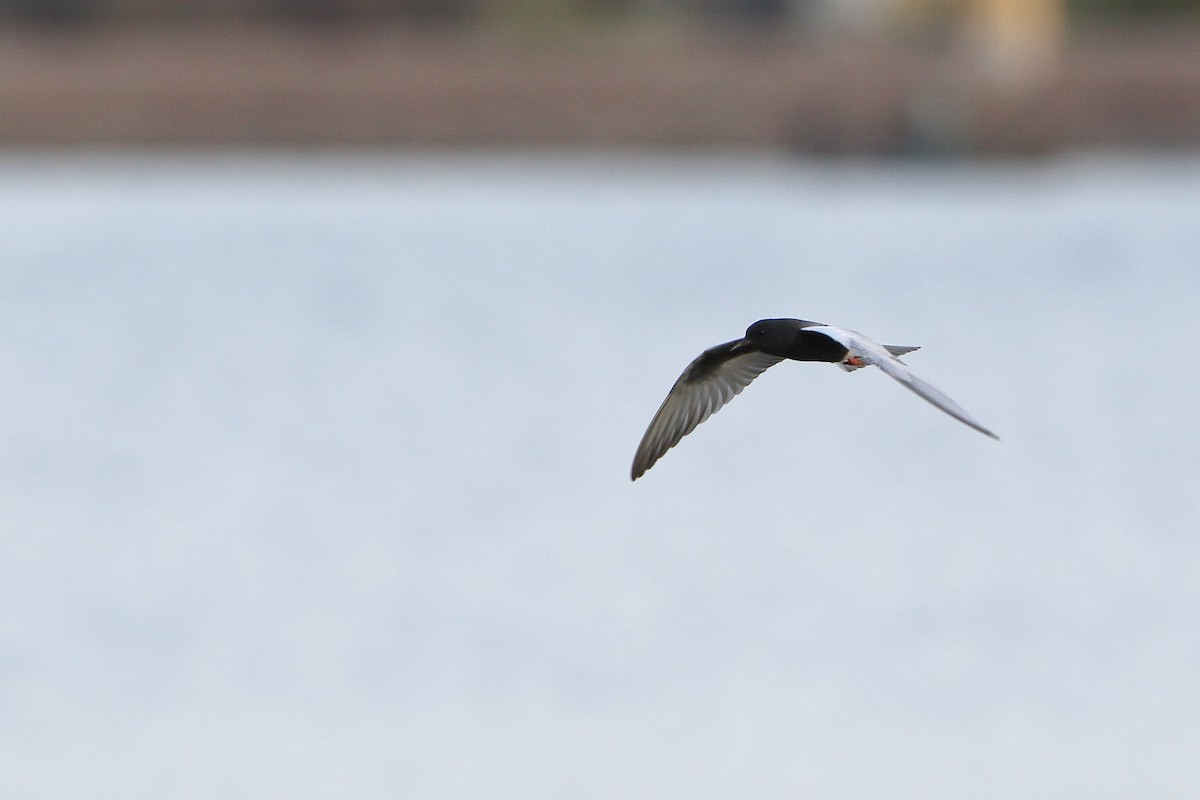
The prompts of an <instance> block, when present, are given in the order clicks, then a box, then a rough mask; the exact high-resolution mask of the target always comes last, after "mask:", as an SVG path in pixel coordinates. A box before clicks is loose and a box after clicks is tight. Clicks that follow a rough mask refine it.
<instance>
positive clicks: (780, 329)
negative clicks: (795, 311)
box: [745, 319, 813, 356]
mask: <svg viewBox="0 0 1200 800" xmlns="http://www.w3.org/2000/svg"><path fill="white" fill-rule="evenodd" d="M812 324H813V323H811V322H805V321H804V320H801V319H760V320H759V321H758V322H756V323H754V324H753V325H751V326H750V327H749V328H747V329H746V339H745V341H746V343H747V344H748V345H751V346H752V347H754V348H755V349H757V350H761V351H762V352H764V353H769V354H770V355H773V356H786V355H787V353H788V352H789V351H790V350H791V348H792V345H793V344H795V342H796V334H798V333H799V332H800V330H801V329H802V328H803V327H804V326H805V325H812Z"/></svg>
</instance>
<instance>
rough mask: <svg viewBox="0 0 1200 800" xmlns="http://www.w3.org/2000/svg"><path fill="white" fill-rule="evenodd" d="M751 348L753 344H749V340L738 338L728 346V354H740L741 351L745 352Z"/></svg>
mask: <svg viewBox="0 0 1200 800" xmlns="http://www.w3.org/2000/svg"><path fill="white" fill-rule="evenodd" d="M752 349H753V346H752V345H751V344H750V340H749V339H746V338H742V339H738V340H737V341H735V342H734V343H733V344H732V345H731V346H730V348H729V354H730V355H733V356H737V355H741V354H742V353H745V352H747V351H749V350H752Z"/></svg>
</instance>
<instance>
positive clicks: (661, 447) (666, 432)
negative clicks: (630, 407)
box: [630, 339, 783, 481]
mask: <svg viewBox="0 0 1200 800" xmlns="http://www.w3.org/2000/svg"><path fill="white" fill-rule="evenodd" d="M742 342H743V340H742V339H737V340H735V341H732V342H726V343H725V344H719V345H717V346H716V347H710V348H709V349H707V350H705V351H704V352H703V353H701V354H700V356H699V357H698V358H696V360H695V361H693V362H692V363H691V364H688V366H687V369H685V370H684V371H683V374H682V375H680V376H679V380H677V381H675V385H674V386H672V387H671V392H670V393H669V394H668V395H667V399H666V400H664V401H663V404H662V405H661V406H660V407H659V409H658V413H657V414H655V415H654V419H653V420H651V422H650V427H648V428H647V429H646V434H645V435H644V436H642V442H641V444H639V445H638V449H637V454H636V455H634V457H633V469H632V470H631V471H630V478H631V479H632V480H635V481H636V480H637V479H638V478H640V477H641V476H642V474H643V473H644V472H645V471H646V470H648V469H650V467H652V466H654V462H655V461H658V459H659V458H661V457H662V455H663V453H665V452H667V451H668V450H670V449H671V448H672V447H674V446H675V445H676V444H678V443H679V440H680V439H682V438H683V437H684V436H687V435H688V434H689V433H691V432H692V431H693V430H694V429H695V427H696V426H697V425H699V424H700V423H701V422H704V420H706V419H708V418H709V417H711V416H712V415H713V414H714V413H716V412H717V411H718V410H719V409H720V408H721V406H723V405H725V404H726V403H728V402H729V401H730V400H732V399H733V398H734V397H735V396H736V395H738V394H740V393H741V391H742V389H745V388H746V387H747V386H748V385H749V384H750V381H752V380H754V379H755V378H757V377H758V376H759V375H761V374H762V372H763V370H765V369H766V368H767V367H770V366H772V365H774V364H778V363H779V362H780V361H782V360H783V358H782V357H781V356H771V355H767V354H766V353H763V352H760V351H757V350H751V351H741V352H739V350H738V348H737V345H739V344H741V343H742Z"/></svg>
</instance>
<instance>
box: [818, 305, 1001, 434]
mask: <svg viewBox="0 0 1200 800" xmlns="http://www.w3.org/2000/svg"><path fill="white" fill-rule="evenodd" d="M805 330H810V331H815V332H817V333H820V334H823V335H825V336H828V337H829V338H830V339H833V340H834V341H836V342H838V343H839V344H841V345H842V346H843V347H845V348H846V349H847V350H849V351H850V355H853V356H858V357H859V358H861V359H862V360H863V361H865V362H867V363H868V364H874V365H875V366H877V367H879V368H880V369H881V370H883V371H884V372H886V373H887V374H888V375H890V376H891V377H893V378H895V379H896V380H897V381H899V382H900V384H901V385H903V386H904V387H905V388H907V389H909V390H911V391H912V392H913V393H915V394H917V395H919V396H920V397H923V398H925V399H926V400H928V401H929V402H930V403H933V404H934V405H935V406H937V407H938V408H940V409H941V410H942V411H945V412H946V413H947V414H949V415H950V416H952V417H954V418H955V419H956V420H958V421H959V422H962V423H964V424H966V425H969V426H971V427H972V428H974V429H975V430H977V431H979V432H980V433H982V434H983V435H984V436H990V437H992V438H993V439H999V438H1000V437H999V436H997V435H996V434H994V433H992V432H991V431H989V430H988V429H987V428H985V427H984V426H983V424H982V423H980V422H979V420H977V419H975V418H974V417H972V416H971V415H970V414H968V413H967V412H966V410H965V409H963V407H962V406H960V405H959V404H958V403H956V402H954V401H953V400H951V399H950V398H949V397H947V396H946V395H945V394H944V393H943V392H942V391H941V390H940V389H938V388H937V387H935V386H933V385H931V384H929V383H926V382H925V381H923V380H921V379H920V378H918V377H917V376H916V375H914V374H913V373H912V370H910V369H909V368H908V365H907V364H905V363H904V362H902V361H901V360H900V359H898V358H896V357H895V356H893V355H892V354H891V353H890V352H888V349H887V348H886V347H884V346H883V345H881V344H880V343H879V342H876V341H875V340H874V339H871V338H869V337H867V336H863V335H862V334H861V333H859V332H858V331H852V330H850V329H848V328H835V327H833V326H832V325H818V326H814V327H811V328H806V329H805Z"/></svg>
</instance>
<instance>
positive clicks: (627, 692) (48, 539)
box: [0, 154, 1200, 800]
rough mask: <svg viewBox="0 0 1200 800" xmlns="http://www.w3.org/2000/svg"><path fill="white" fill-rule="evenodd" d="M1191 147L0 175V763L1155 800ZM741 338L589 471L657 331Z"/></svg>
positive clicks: (1188, 299) (1196, 567) (1199, 170)
mask: <svg viewBox="0 0 1200 800" xmlns="http://www.w3.org/2000/svg"><path fill="white" fill-rule="evenodd" d="M1198 187H1200V160H1197V159H1195V158H1177V159H1158V160H1155V159H1146V160H1120V159H1113V158H1104V157H1092V158H1076V159H1065V160H1061V161H1054V162H1047V163H1042V164H1029V165H1008V166H1004V165H991V166H965V165H964V166H954V165H940V166H925V167H921V166H890V165H885V164H858V165H855V164H840V165H838V164H825V165H822V164H815V163H809V162H802V161H799V162H797V161H787V160H777V159H772V158H741V157H729V158H714V157H690V158H689V157H679V158H668V157H653V156H644V157H626V158H621V157H615V156H614V157H602V156H570V155H558V156H552V157H548V156H538V155H534V154H530V155H527V156H513V157H500V156H496V157H490V156H483V155H480V156H439V157H419V156H387V155H378V156H359V157H351V156H345V157H338V156H303V155H274V156H271V155H246V156H244V157H231V156H216V155H213V156H206V155H200V154H197V155H178V156H175V155H169V154H168V155H158V156H144V157H143V156H133V155H130V156H116V155H106V154H92V155H80V156H74V157H70V156H63V155H61V154H52V155H46V156H40V155H35V154H10V155H8V156H5V157H3V158H0V211H2V216H0V219H2V220H3V243H4V244H3V248H2V252H3V261H2V263H0V518H2V519H3V523H2V524H3V530H4V534H3V540H2V542H3V558H2V559H0V765H2V768H0V794H3V796H5V797H14V798H16V797H20V798H55V800H61V798H88V800H93V799H94V798H164V797H172V798H221V799H222V800H226V799H227V798H255V799H256V800H258V799H260V798H276V797H277V798H331V797H354V798H397V797H405V798H522V799H525V798H534V799H537V798H546V799H547V800H549V799H551V798H554V799H556V800H557V799H558V798H616V797H658V798H687V799H688V800H695V799H696V798H728V797H754V798H807V797H812V798H847V800H850V799H851V798H864V797H880V798H884V797H886V798H914V799H915V798H922V799H925V798H946V799H947V800H961V799H962V798H1013V797H1022V798H1038V797H1053V798H1087V799H1088V800H1098V799H1102V798H1129V797H1138V798H1168V797H1170V798H1176V797H1185V796H1191V795H1193V794H1195V793H1196V792H1197V791H1200V760H1197V758H1196V753H1198V752H1200V491H1198V489H1197V487H1198V485H1200V415H1198V414H1197V401H1196V398H1197V396H1198V395H1200V378H1198V377H1197V375H1198V374H1200V373H1198V372H1197V370H1196V369H1195V368H1194V367H1193V363H1192V362H1193V360H1194V358H1193V355H1192V349H1193V347H1194V344H1195V342H1196V341H1197V340H1198V339H1200V322H1198V319H1200V316H1198V313H1197V311H1198V299H1200V188H1198ZM785 315H786V316H799V317H805V318H809V319H817V320H823V321H826V322H830V323H833V324H839V325H845V326H850V327H854V328H857V329H860V330H862V331H864V332H866V333H868V334H870V335H874V336H877V337H878V338H881V339H885V340H887V341H889V342H895V343H899V344H919V345H923V349H922V350H921V351H920V352H918V353H915V354H913V355H912V356H910V357H909V358H908V359H907V360H908V361H909V363H910V365H911V366H912V367H913V368H914V369H915V370H916V371H918V373H920V374H921V375H923V376H924V377H926V378H928V379H929V380H931V381H932V382H933V383H935V384H937V385H938V386H940V387H941V388H943V389H944V390H946V392H947V393H949V394H950V395H951V396H952V397H954V398H955V399H956V400H958V401H959V402H960V403H962V405H963V406H965V407H966V408H967V409H968V410H969V411H971V413H972V414H974V415H976V416H977V417H978V418H979V419H980V420H982V421H983V422H984V423H985V424H987V425H988V426H989V427H992V428H993V429H994V430H996V431H997V432H998V433H999V434H1000V436H1001V437H1002V438H1003V441H1002V442H1000V443H996V442H992V441H989V440H987V439H985V438H984V437H982V436H980V435H979V434H977V433H975V432H973V431H971V430H969V429H968V428H966V427H964V426H962V425H960V424H958V423H957V422H955V421H954V420H952V419H950V418H949V417H946V416H945V415H942V414H940V413H939V412H937V411H936V410H934V409H933V408H932V407H930V406H928V405H926V404H925V403H923V402H921V401H920V400H918V399H917V398H915V397H914V396H912V395H911V394H909V393H908V392H906V391H904V390H902V389H901V388H899V387H897V386H896V385H894V384H893V383H892V382H891V381H889V380H888V379H887V378H886V377H884V376H883V375H880V374H878V373H877V372H876V371H874V370H864V371H860V372H857V373H854V374H852V375H846V374H843V373H842V372H841V371H839V370H837V369H835V368H834V367H831V366H828V365H813V364H784V365H781V366H779V367H777V368H775V369H773V370H771V371H770V372H769V373H767V374H766V375H764V376H763V377H762V378H760V379H759V381H757V382H756V383H755V384H754V385H753V386H752V387H750V388H749V389H748V390H747V391H746V392H745V393H744V394H743V395H742V396H741V397H739V398H737V400H736V401H735V402H734V403H733V404H731V405H730V406H729V407H728V408H727V409H725V410H724V411H722V412H721V413H720V414H719V415H717V416H716V417H714V418H713V419H712V420H710V421H709V422H707V423H705V424H704V425H703V426H702V427H701V428H700V429H698V430H697V431H696V432H695V433H694V434H693V435H692V436H690V437H688V438H687V439H685V440H684V442H683V443H682V444H681V445H680V446H679V447H678V448H676V449H675V450H672V451H671V452H670V453H668V455H667V456H666V457H665V458H664V459H663V460H662V461H661V462H660V463H659V464H658V465H657V466H656V467H655V468H654V469H653V470H651V472H650V473H648V475H647V476H646V477H645V478H644V479H643V480H640V481H638V482H637V483H636V484H630V482H629V480H628V468H629V462H630V459H631V458H632V455H633V450H634V448H635V446H636V444H637V441H638V439H639V437H640V436H641V434H642V430H643V429H644V427H645V425H646V423H647V422H648V421H649V419H650V417H651V416H652V414H653V412H654V411H655V409H656V408H657V407H658V404H659V402H660V401H661V400H662V397H663V395H664V394H665V392H666V390H667V389H668V388H669V387H670V385H671V383H672V381H674V379H675V377H676V376H677V374H678V372H679V371H680V370H681V369H682V368H683V367H684V366H685V365H686V364H687V362H688V361H689V360H690V359H691V358H692V357H694V356H695V355H696V354H698V353H699V352H700V350H702V349H703V348H705V347H708V346H710V345H713V344H716V343H718V342H722V341H726V340H728V339H731V338H734V337H736V336H739V335H740V334H741V332H742V331H743V330H744V328H745V327H746V325H748V324H749V323H750V322H753V321H754V320H755V319H758V318H760V317H766V316H785Z"/></svg>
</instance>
